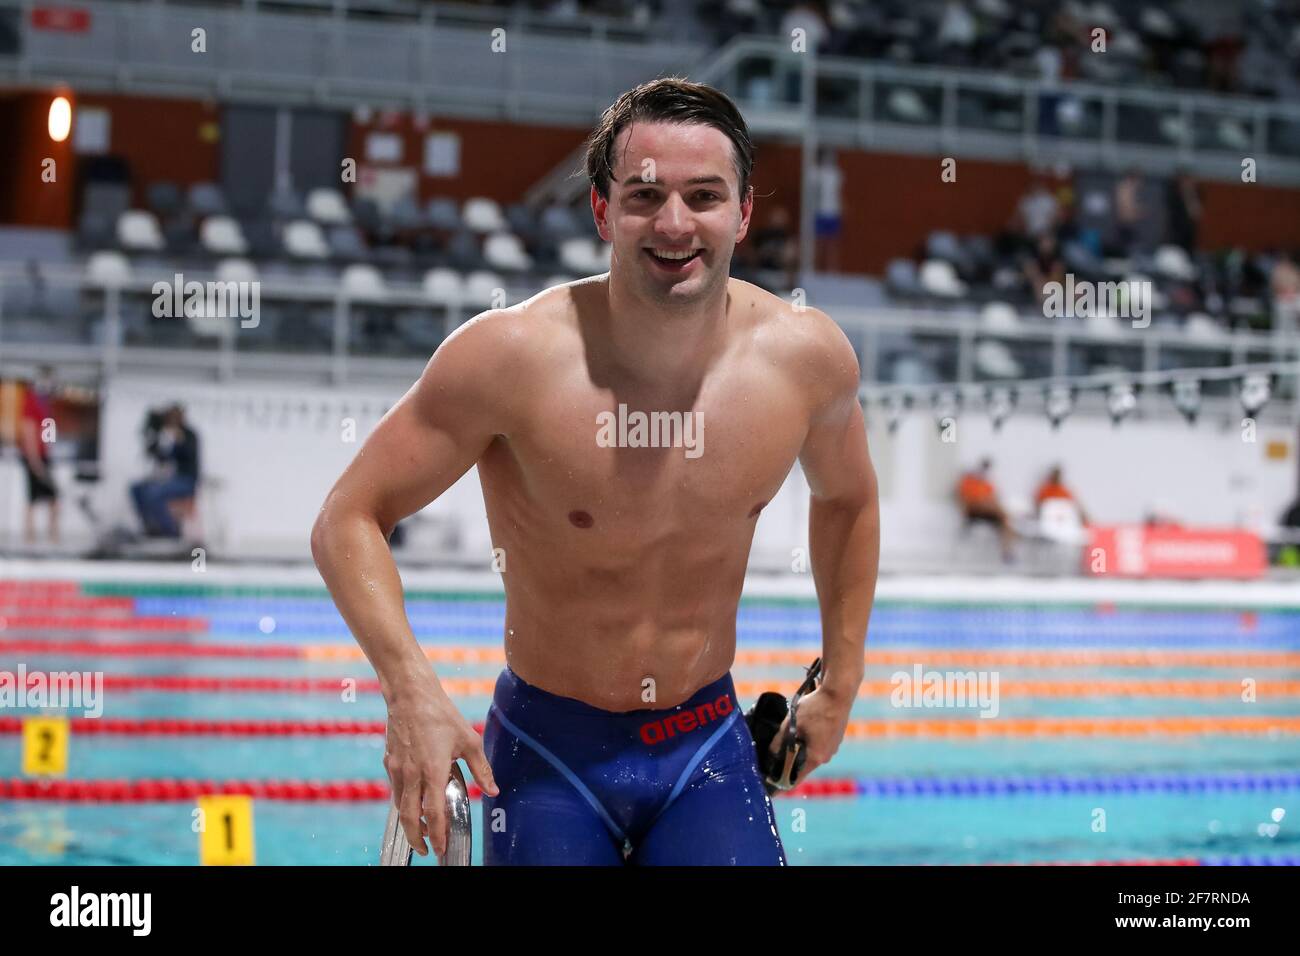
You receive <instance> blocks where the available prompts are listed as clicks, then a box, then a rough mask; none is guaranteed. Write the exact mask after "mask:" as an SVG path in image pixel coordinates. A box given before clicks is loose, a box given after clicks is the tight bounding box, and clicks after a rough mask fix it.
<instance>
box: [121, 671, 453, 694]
mask: <svg viewBox="0 0 1300 956" xmlns="http://www.w3.org/2000/svg"><path fill="white" fill-rule="evenodd" d="M345 680H350V681H352V682H354V683H355V685H356V686H355V690H356V691H357V692H359V693H365V694H377V693H379V692H380V690H381V688H380V686H379V681H378V679H376V678H373V677H191V676H188V675H174V674H159V675H135V674H106V675H104V688H105V689H106V690H124V691H130V690H161V691H186V692H193V691H201V692H205V693H226V692H229V691H254V692H259V691H260V692H264V693H265V692H276V693H298V694H315V693H322V694H323V693H330V694H337V693H338V692H339V691H340V690H342V689H343V681H345ZM446 683H447V681H445V680H444V681H443V684H444V686H445V685H446Z"/></svg>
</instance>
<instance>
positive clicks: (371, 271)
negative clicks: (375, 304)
mask: <svg viewBox="0 0 1300 956" xmlns="http://www.w3.org/2000/svg"><path fill="white" fill-rule="evenodd" d="M339 285H340V287H341V288H342V289H343V292H344V294H345V295H346V296H347V297H348V298H349V299H372V300H374V299H382V298H384V297H385V296H386V295H387V294H388V286H387V285H386V284H385V283H384V277H383V276H382V275H380V274H379V270H378V269H376V268H375V267H374V266H368V265H364V264H362V263H359V262H354V263H353V264H352V265H350V266H348V267H347V268H346V269H344V270H343V274H342V276H340V277H339Z"/></svg>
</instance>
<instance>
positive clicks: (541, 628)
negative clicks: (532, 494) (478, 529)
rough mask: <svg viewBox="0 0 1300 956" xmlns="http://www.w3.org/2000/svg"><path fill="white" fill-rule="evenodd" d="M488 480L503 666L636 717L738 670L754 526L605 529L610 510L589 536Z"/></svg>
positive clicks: (702, 523) (705, 521)
mask: <svg viewBox="0 0 1300 956" xmlns="http://www.w3.org/2000/svg"><path fill="white" fill-rule="evenodd" d="M481 477H483V478H484V493H485V499H486V501H487V504H488V522H489V525H490V526H491V529H492V540H493V544H494V546H496V547H499V548H502V549H503V553H504V555H505V556H506V560H507V562H508V563H507V564H506V566H505V570H504V573H503V574H502V580H503V583H504V585H505V592H506V622H505V625H506V627H505V629H506V633H505V651H506V663H507V664H508V665H509V667H510V669H511V670H513V671H514V672H515V673H516V674H517V675H518V676H519V677H521V678H522V679H523V680H524V681H526V682H528V683H529V684H532V685H534V686H535V687H540V688H541V689H542V690H545V691H548V692H550V693H552V694H557V695H560V696H562V697H572V698H575V699H577V700H580V701H583V702H584V703H587V704H590V705H591V706H593V707H599V708H601V709H603V710H610V711H629V710H642V709H659V708H666V707H674V706H676V705H677V704H679V703H681V702H682V701H684V700H686V699H688V698H689V697H690V696H691V695H692V694H693V693H694V692H695V691H697V690H699V688H701V687H703V686H705V685H706V684H709V683H711V682H712V681H714V680H717V679H718V678H719V677H721V676H722V675H723V674H725V673H726V672H727V671H728V670H729V669H730V668H731V664H732V661H733V660H734V658H735V651H736V608H737V606H738V604H739V602H740V593H741V589H742V587H743V585H744V578H745V567H746V565H747V563H748V557H749V547H750V543H751V541H752V540H753V533H754V523H753V522H752V521H749V520H744V519H741V520H736V519H730V518H729V519H725V520H723V521H719V520H718V519H717V518H716V517H715V518H714V519H713V520H710V519H709V518H705V517H703V516H700V517H699V520H697V521H695V522H693V523H691V524H689V525H688V524H686V523H683V524H682V525H681V526H680V527H679V526H677V523H676V522H670V523H665V522H664V521H662V520H661V521H659V522H656V523H655V524H654V526H653V527H652V528H651V527H644V528H642V529H640V530H639V531H638V530H635V529H633V528H631V527H628V526H624V525H620V526H619V527H617V528H608V527H607V528H605V529H604V531H603V532H602V531H600V530H598V528H599V527H600V523H599V521H600V519H605V520H604V523H605V524H608V523H609V515H608V514H600V515H599V516H598V519H597V522H598V523H597V526H596V527H591V528H586V529H582V528H580V527H575V526H574V525H573V524H572V522H571V520H570V519H569V518H568V517H567V514H556V515H550V516H547V517H541V516H539V514H538V513H537V508H536V505H535V503H527V504H526V503H525V502H523V501H522V500H520V496H517V495H515V494H511V493H509V492H506V493H505V494H494V493H493V488H492V487H491V482H490V481H489V480H488V476H487V474H484V475H482V476H481ZM495 490H496V491H498V492H502V491H504V489H500V488H497V489H495ZM518 490H519V489H518V488H517V487H516V488H514V489H512V491H515V492H517V491H518ZM503 498H509V499H512V500H510V501H509V502H506V501H504V500H502V499H503ZM507 515H510V516H512V517H513V520H511V519H509V518H507V517H506V516H507ZM719 525H721V527H720V526H719Z"/></svg>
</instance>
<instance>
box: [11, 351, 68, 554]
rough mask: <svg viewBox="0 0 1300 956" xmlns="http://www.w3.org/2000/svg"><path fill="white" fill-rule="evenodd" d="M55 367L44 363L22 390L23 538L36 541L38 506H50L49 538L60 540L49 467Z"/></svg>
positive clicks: (55, 494) (56, 496) (56, 498)
mask: <svg viewBox="0 0 1300 956" xmlns="http://www.w3.org/2000/svg"><path fill="white" fill-rule="evenodd" d="M55 389H56V386H55V381H54V369H52V368H51V367H50V366H48V365H42V366H41V367H40V368H39V369H38V370H37V373H36V380H35V381H34V382H31V383H29V385H28V387H27V388H26V389H24V390H23V407H22V412H21V414H20V416H19V422H18V450H19V452H20V453H21V455H22V459H23V470H24V471H26V472H27V511H26V513H25V515H24V522H23V540H24V541H25V542H26V543H27V544H35V543H36V506H37V505H39V504H46V505H48V506H49V509H50V520H49V526H48V528H49V533H48V537H49V542H50V543H51V544H58V542H59V489H58V486H56V485H55V484H54V472H53V471H52V469H51V468H50V445H51V443H52V442H53V439H54V436H55V431H54V393H55Z"/></svg>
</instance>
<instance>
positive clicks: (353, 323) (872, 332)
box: [0, 265, 1300, 421]
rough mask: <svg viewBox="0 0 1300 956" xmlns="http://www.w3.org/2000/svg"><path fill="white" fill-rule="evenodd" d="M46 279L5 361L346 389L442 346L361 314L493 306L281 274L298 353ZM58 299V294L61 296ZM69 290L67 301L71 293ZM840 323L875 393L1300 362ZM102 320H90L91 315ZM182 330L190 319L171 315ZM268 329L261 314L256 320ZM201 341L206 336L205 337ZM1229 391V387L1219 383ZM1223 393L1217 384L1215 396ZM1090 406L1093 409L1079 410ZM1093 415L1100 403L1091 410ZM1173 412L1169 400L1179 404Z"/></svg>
mask: <svg viewBox="0 0 1300 956" xmlns="http://www.w3.org/2000/svg"><path fill="white" fill-rule="evenodd" d="M40 275H41V285H42V286H43V288H44V289H45V290H46V291H47V292H51V291H57V290H61V291H63V292H66V293H70V294H71V295H72V296H74V297H75V299H76V303H77V305H76V309H77V312H78V314H77V315H72V316H70V315H59V316H57V317H56V318H55V321H53V322H50V321H49V319H48V317H46V316H45V315H44V313H42V314H41V315H34V314H32V310H31V309H30V308H22V307H18V308H15V306H14V303H15V302H21V301H23V300H24V299H25V298H29V297H30V293H31V282H32V276H31V273H30V272H29V271H28V270H27V269H26V268H24V267H21V266H17V265H0V362H2V363H3V364H4V365H5V366H14V365H18V366H23V365H35V364H37V363H41V362H49V361H52V362H57V363H59V364H64V363H67V364H75V365H85V366H92V367H95V368H97V369H98V370H100V371H101V372H102V373H104V374H107V375H111V374H114V373H116V372H120V371H132V372H149V373H160V374H175V375H184V376H191V377H192V376H196V375H197V376H205V377H209V378H211V379H212V380H214V381H229V380H234V379H261V378H268V377H272V378H276V379H279V380H287V379H298V380H303V381H306V380H321V381H329V382H332V383H335V384H338V385H344V384H356V383H358V382H376V381H382V382H393V381H404V382H410V381H413V380H414V379H415V378H416V377H418V375H419V373H420V371H421V369H422V368H423V367H424V365H425V363H426V362H427V360H428V357H429V354H431V352H432V348H433V346H432V345H431V346H430V347H429V349H428V351H426V352H420V353H419V354H418V355H414V356H412V357H409V358H408V357H405V356H403V355H401V354H390V353H388V352H385V353H383V354H378V353H375V352H372V351H367V350H365V349H364V348H358V345H357V341H356V338H355V336H356V333H357V330H358V327H359V320H360V319H361V318H362V313H364V314H365V315H374V314H375V313H376V312H381V313H382V312H385V311H387V312H390V313H393V314H397V313H400V314H403V315H405V316H407V317H412V318H415V319H416V320H427V323H428V326H429V327H431V328H433V329H436V330H437V334H436V335H435V336H434V338H435V339H439V338H441V337H442V336H444V335H446V334H449V333H450V332H451V331H452V330H454V329H455V328H456V327H457V326H459V325H460V324H461V323H462V322H464V321H465V320H467V319H468V318H470V317H471V316H472V315H473V314H475V313H477V312H479V311H481V310H482V306H480V305H477V304H472V303H468V302H452V303H450V304H447V305H443V304H440V303H435V302H434V301H432V300H431V299H430V298H429V297H428V296H427V295H426V294H425V293H424V291H423V290H422V289H421V288H420V287H419V286H415V285H410V284H399V283H390V284H389V285H387V286H386V288H385V290H384V292H383V294H382V296H370V297H364V296H356V295H352V294H350V293H348V292H347V291H346V290H345V289H344V288H343V286H341V285H340V284H339V283H337V282H334V281H329V280H311V281H303V280H295V279H292V278H274V279H270V278H268V279H264V280H260V281H259V298H260V302H261V304H262V305H263V307H267V306H271V307H274V306H276V305H279V306H284V305H296V306H300V307H307V308H315V309H317V310H320V311H323V312H328V314H329V315H330V317H331V324H330V330H331V335H330V341H329V345H328V346H327V347H321V348H319V349H317V350H315V351H288V350H285V349H275V348H268V347H266V345H265V344H263V345H260V346H258V345H255V344H254V339H253V334H254V330H252V329H245V328H243V327H241V323H240V319H239V318H238V317H231V318H228V319H224V320H222V321H223V322H224V324H223V325H221V327H220V328H221V331H220V333H219V334H216V335H211V336H208V337H205V338H199V339H196V338H194V337H193V336H190V337H188V338H186V339H185V340H183V341H179V342H176V344H174V345H171V346H168V345H165V344H162V343H157V344H143V343H136V344H132V343H130V342H128V341H127V338H126V335H125V329H126V328H127V326H128V322H127V312H128V311H132V312H133V313H134V314H135V315H136V316H139V315H141V314H143V313H145V312H146V311H148V310H149V308H150V302H151V300H152V299H153V288H154V283H155V282H157V281H160V279H161V281H164V282H167V283H170V282H171V280H172V275H171V273H170V272H169V273H167V274H166V275H162V276H160V275H159V274H158V273H157V272H154V271H150V272H149V273H148V274H147V275H146V274H145V273H144V272H143V270H136V272H135V274H134V275H133V276H132V277H131V278H130V279H129V280H128V281H125V282H121V283H108V284H105V283H102V282H97V281H94V280H92V279H91V278H89V277H88V276H87V275H86V274H85V273H84V271H82V270H81V269H78V268H75V267H46V268H44V269H42V270H41V273H40ZM185 278H186V280H193V281H199V282H206V281H209V280H212V279H214V278H215V277H214V276H212V275H210V274H202V273H198V272H193V271H186V273H185ZM535 291H536V289H535V287H533V286H531V285H529V286H522V285H521V286H518V287H508V288H506V289H505V290H504V293H505V301H506V302H509V303H515V302H519V301H521V300H522V299H524V298H526V297H527V296H530V295H532V294H533V293H534V292H535ZM51 298H55V299H57V298H58V296H51ZM67 298H68V296H64V300H65V301H66V300H67ZM832 312H833V317H834V319H835V320H836V321H837V322H838V323H839V325H840V326H841V328H843V329H844V332H845V335H846V336H847V337H848V339H849V341H850V343H851V344H852V345H853V348H854V350H855V352H856V353H857V355H858V359H859V363H860V366H861V369H862V378H863V383H864V394H866V393H868V392H879V390H880V388H881V386H899V387H902V386H907V387H916V388H917V389H918V390H920V391H922V392H923V391H925V389H926V386H932V385H936V384H946V383H954V384H961V385H976V384H989V385H992V384H1006V383H1014V381H1015V380H1016V379H1027V380H1044V379H1049V378H1050V379H1063V378H1066V377H1069V376H1072V375H1078V374H1080V372H1079V371H1078V369H1080V368H1083V369H1085V370H1086V371H1087V372H1088V373H1093V374H1095V373H1096V372H1097V371H1098V370H1103V369H1104V370H1105V371H1107V372H1114V373H1117V374H1132V375H1133V376H1134V377H1138V376H1141V375H1143V374H1150V373H1159V372H1167V371H1171V370H1177V369H1214V368H1224V367H1227V366H1245V365H1250V364H1253V363H1277V362H1288V363H1297V365H1298V366H1300V335H1296V334H1292V333H1278V332H1259V331H1251V330H1245V329H1236V330H1230V329H1227V328H1224V329H1223V330H1222V331H1220V332H1217V333H1215V332H1212V331H1211V332H1203V333H1202V334H1201V335H1200V336H1191V335H1189V334H1188V333H1187V332H1186V331H1184V330H1183V329H1182V328H1181V327H1180V326H1178V325H1177V324H1165V323H1164V322H1162V320H1161V319H1159V318H1156V319H1154V320H1153V321H1152V322H1151V324H1150V325H1149V326H1147V327H1145V328H1133V327H1131V326H1130V325H1129V324H1126V321H1127V320H1116V321H1115V322H1114V323H1112V324H1111V325H1110V326H1109V327H1098V325H1096V324H1091V323H1088V322H1085V321H1083V320H1078V319H1054V320H1047V319H1043V318H1041V317H1035V316H1026V317H1022V320H1021V321H1020V322H1019V323H1018V324H1017V325H1016V326H1014V327H1005V326H999V327H996V328H995V327H990V326H988V325H986V324H985V323H984V322H983V320H982V319H981V317H980V316H979V315H978V314H976V313H973V312H970V311H963V310H957V311H939V310H930V309H924V308H919V309H916V308H908V309H896V308H883V307H867V308H863V307H858V308H835V309H833V310H832ZM87 319H89V320H92V321H91V322H87V321H86V320H87ZM165 321H166V322H174V323H177V325H178V326H185V325H186V323H187V322H188V320H187V319H186V318H184V317H177V318H171V319H167V320H165ZM34 322H35V324H36V325H38V326H39V327H41V328H42V330H43V331H44V333H45V334H43V335H42V337H41V341H39V342H34V341H30V340H28V341H24V339H23V337H22V336H16V335H15V334H14V328H15V326H16V325H18V324H20V323H21V324H22V325H24V326H26V327H27V328H29V329H30V328H31V327H32V326H33V324H34ZM259 324H260V317H259ZM92 325H98V327H99V329H100V334H99V337H98V338H95V339H93V340H92V338H91V337H90V335H89V334H88V332H87V331H86V330H87V329H88V328H90V327H91V326H92ZM199 343H202V344H199ZM987 343H999V344H1000V345H1001V346H1002V347H1004V348H1005V349H1007V350H1008V351H1009V352H1010V353H1011V354H1012V355H1013V357H1014V358H1015V359H1016V360H1017V361H1018V362H1020V363H1021V364H1022V366H1023V372H1022V374H1020V375H1019V376H1007V375H1000V376H992V375H988V374H986V373H985V372H984V371H983V370H982V368H981V363H980V355H979V349H980V348H981V347H982V346H986V344H987ZM1220 392H1221V393H1222V395H1227V394H1228V391H1227V389H1226V387H1225V388H1224V389H1220ZM1213 397H1215V393H1214V391H1213V390H1211V391H1209V392H1207V398H1213ZM1275 397H1276V399H1277V400H1278V401H1276V402H1275V403H1274V405H1273V411H1276V410H1277V409H1278V407H1279V405H1280V406H1281V407H1282V408H1286V407H1287V406H1288V405H1289V406H1290V411H1289V412H1287V414H1289V415H1290V416H1292V417H1293V418H1294V419H1295V420H1297V421H1300V389H1297V388H1296V385H1295V377H1294V376H1291V377H1290V378H1288V379H1284V380H1283V381H1281V382H1280V383H1279V386H1278V389H1277V392H1276V394H1275ZM1080 410H1081V411H1089V409H1088V408H1085V407H1082V406H1081V408H1080ZM1091 411H1101V408H1100V406H1093V407H1092V408H1091ZM1169 411H1170V412H1171V413H1172V409H1170V410H1169Z"/></svg>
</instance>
